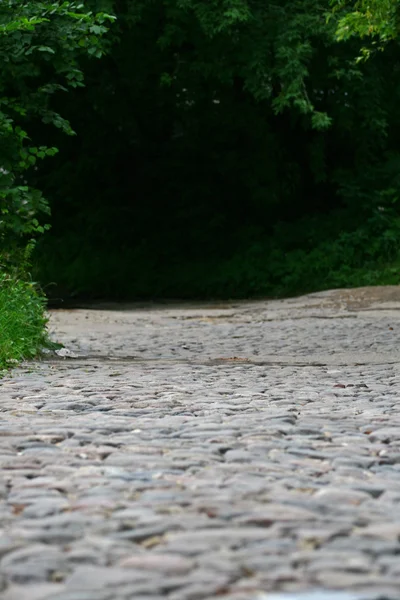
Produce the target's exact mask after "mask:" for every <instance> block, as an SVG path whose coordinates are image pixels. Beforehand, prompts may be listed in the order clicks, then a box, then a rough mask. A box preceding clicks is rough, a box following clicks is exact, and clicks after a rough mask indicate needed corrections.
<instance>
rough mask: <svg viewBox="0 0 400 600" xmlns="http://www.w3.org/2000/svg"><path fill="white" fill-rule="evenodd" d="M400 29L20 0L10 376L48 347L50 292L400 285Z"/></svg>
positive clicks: (2, 173)
mask: <svg viewBox="0 0 400 600" xmlns="http://www.w3.org/2000/svg"><path fill="white" fill-rule="evenodd" d="M399 16H400V11H399V1H398V0H369V1H368V2H367V1H365V2H364V0H361V1H359V2H354V1H351V0H350V1H346V0H275V1H269V0H207V1H205V0H134V1H132V0H85V1H84V2H63V1H58V2H40V1H37V0H34V1H24V2H21V1H20V0H18V1H17V0H2V1H1V2H0V61H1V64H2V69H1V71H0V203H1V204H0V211H1V217H0V219H1V220H0V243H1V248H0V264H1V267H2V274H1V275H0V331H3V341H2V339H0V364H1V363H2V361H3V364H5V362H7V361H10V360H19V358H21V357H22V356H29V355H34V354H35V352H36V351H37V348H38V347H39V346H40V345H41V344H43V340H44V337H43V335H44V334H43V326H44V322H45V320H44V317H43V310H44V300H43V297H42V295H41V293H40V292H38V291H37V290H38V288H37V286H36V285H35V284H33V283H32V281H35V282H38V283H39V284H40V289H42V290H44V291H45V293H46V294H47V296H48V297H49V298H50V300H51V301H52V302H53V303H60V302H64V303H68V302H70V301H71V300H73V301H74V302H82V301H88V300H93V299H109V300H111V299H112V300H136V299H152V300H156V299H166V298H174V299H177V298H179V299H200V298H250V297H278V296H283V295H293V294H300V293H303V292H308V291H315V290H321V289H327V288H332V287H352V286H360V285H375V284H397V283H398V282H399V281H400V205H399V198H400V77H399V74H400V60H399V59H400V45H399V37H398V31H399V24H400V19H399ZM50 209H51V217H50V215H49V212H50ZM49 224H51V228H50V229H49ZM42 234H44V235H42ZM21 286H22V287H21ZM17 288H18V289H19V292H18V293H17V294H16V295H15V298H17V299H16V301H15V305H13V306H14V308H13V309H12V310H11V309H10V298H11V295H13V294H14V291H12V290H15V289H17ZM18 294H19V295H18ZM21 294H22V296H21ZM24 294H28V296H27V297H29V298H30V300H29V301H28V302H27V300H26V298H27V297H25V296H24ZM2 297H3V304H2ZM13 297H14V295H13ZM22 297H23V298H25V299H24V301H23V303H22V304H21V298H22ZM18 298H19V299H18ZM11 305H12V303H11ZM22 305H23V306H24V307H25V309H24V310H25V313H23V314H24V316H23V317H21V314H22V312H23V311H22V312H21V310H22V309H21V306H22ZM26 307H28V308H29V307H30V308H29V310H28V311H27V310H26ZM1 315H3V316H1ZM4 315H6V317H5V316H4ZM17 315H19V317H18V318H20V317H21V318H20V322H21V324H22V330H21V331H25V333H24V334H23V335H24V336H25V337H24V343H25V346H24V344H22V345H21V344H19V342H18V339H20V338H21V336H22V334H21V333H20V332H19V333H18V332H17V331H16V330H15V324H16V323H17V321H18V318H17ZM5 323H6V324H7V327H8V333H7V334H5V333H4V331H6V329H7V328H6V327H5ZM27 323H30V324H31V323H34V324H35V326H34V331H35V336H36V337H35V341H34V342H32V336H27V334H26V325H27ZM18 331H19V330H18ZM32 331H33V330H32ZM0 338H1V334H0ZM27 338H29V341H28V342H27ZM4 340H7V342H4ZM5 343H7V344H8V349H7V350H6V351H4V352H3V359H2V350H1V349H2V348H4V347H5ZM10 344H11V345H10ZM12 347H14V349H13V350H12ZM11 350H12V351H11ZM10 357H11V359H10Z"/></svg>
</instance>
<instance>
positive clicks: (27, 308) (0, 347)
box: [0, 273, 48, 371]
mask: <svg viewBox="0 0 400 600" xmlns="http://www.w3.org/2000/svg"><path fill="white" fill-rule="evenodd" d="M45 306H46V305H45V299H44V297H43V296H42V295H41V294H40V293H39V292H38V291H37V290H36V289H35V285H34V284H32V283H30V282H27V281H24V280H21V279H19V278H16V277H13V276H11V275H8V274H6V273H0V370H2V371H4V370H5V369H8V368H10V367H12V366H14V365H15V364H18V363H19V362H20V361H22V360H25V359H29V358H34V357H36V356H37V355H38V354H39V352H40V350H41V349H42V348H43V347H44V346H48V340H47V334H46V329H45V327H46V322H47V319H46V316H45Z"/></svg>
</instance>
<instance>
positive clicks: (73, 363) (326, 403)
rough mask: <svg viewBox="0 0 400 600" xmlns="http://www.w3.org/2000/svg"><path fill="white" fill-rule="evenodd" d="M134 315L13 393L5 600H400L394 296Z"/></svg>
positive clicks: (79, 316) (1, 431)
mask: <svg viewBox="0 0 400 600" xmlns="http://www.w3.org/2000/svg"><path fill="white" fill-rule="evenodd" d="M121 308H122V310H120V311H118V312H117V311H112V310H108V311H104V310H101V311H100V310H98V311H88V310H79V311H55V312H54V313H53V314H52V318H51V329H52V331H53V335H54V337H55V338H57V339H58V340H59V341H62V342H63V343H64V344H65V345H66V347H67V351H62V352H61V355H63V354H64V355H67V356H66V357H65V358H62V357H58V358H55V357H52V356H50V357H49V358H48V360H45V361H43V362H40V363H31V364H28V365H25V366H23V367H21V368H19V369H17V370H15V371H14V372H13V374H12V375H11V376H7V377H6V378H5V379H3V380H2V381H1V386H0V399H1V403H0V410H1V415H0V465H1V472H0V527H1V531H0V598H2V600H45V599H46V600H161V599H168V600H220V599H224V600H264V599H265V600H267V599H268V600H286V598H287V599H288V600H289V599H293V600H297V599H299V600H300V598H301V599H304V600H308V599H309V600H311V599H313V600H361V599H362V600H364V599H374V600H377V599H378V598H379V599H386V600H399V598H400V402H399V383H400V371H399V366H400V310H399V309H400V290H398V289H397V288H381V289H380V290H376V289H369V290H368V289H366V290H358V291H352V292H341V291H337V292H329V293H324V294H315V295H312V296H308V297H304V298H299V299H295V300H285V301H279V302H278V301H273V302H256V303H231V304H227V305H222V304H219V305H215V306H211V305H207V306H198V307H193V306H192V307H182V306H176V307H173V306H169V307H150V308H149V307H147V308H135V310H128V309H127V307H121ZM328 591H329V592H330V594H328Z"/></svg>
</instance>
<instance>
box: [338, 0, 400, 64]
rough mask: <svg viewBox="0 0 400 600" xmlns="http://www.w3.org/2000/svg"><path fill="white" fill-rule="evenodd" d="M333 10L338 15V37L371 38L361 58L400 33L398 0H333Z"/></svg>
mask: <svg viewBox="0 0 400 600" xmlns="http://www.w3.org/2000/svg"><path fill="white" fill-rule="evenodd" d="M331 5H332V7H333V14H334V15H335V16H336V17H337V18H338V19H339V20H338V24H337V29H336V37H337V39H338V40H339V41H343V40H348V39H350V38H351V37H358V38H361V39H362V40H364V41H365V40H368V41H369V45H363V46H362V48H361V53H360V56H359V57H358V61H360V60H366V59H368V58H370V57H371V54H372V53H374V52H375V51H376V50H383V48H384V46H385V45H386V44H387V43H388V42H390V41H391V40H395V39H396V38H398V36H399V31H400V1H399V0H357V1H354V0H331Z"/></svg>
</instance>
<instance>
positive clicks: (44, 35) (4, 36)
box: [0, 0, 113, 258]
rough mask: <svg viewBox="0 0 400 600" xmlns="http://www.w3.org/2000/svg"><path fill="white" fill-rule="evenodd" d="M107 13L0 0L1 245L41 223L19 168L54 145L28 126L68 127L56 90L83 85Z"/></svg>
mask: <svg viewBox="0 0 400 600" xmlns="http://www.w3.org/2000/svg"><path fill="white" fill-rule="evenodd" d="M112 19H113V17H111V16H109V15H108V14H106V13H102V12H99V13H93V12H90V11H88V10H87V9H85V7H84V5H83V4H82V3H79V2H70V1H65V2H63V1H55V2H41V1H38V0H28V1H26V0H25V1H22V2H21V0H2V1H1V2H0V64H1V69H0V249H2V254H3V258H4V256H6V255H7V252H10V251H11V250H12V248H13V247H14V246H15V245H18V244H19V243H20V241H21V239H22V240H26V239H27V236H28V239H29V237H31V236H32V235H33V234H35V233H41V232H43V231H44V229H45V228H46V227H47V226H42V225H40V224H39V220H38V213H40V212H45V213H46V212H47V213H48V212H49V207H48V204H47V202H46V200H45V199H44V198H43V196H42V194H41V192H40V191H38V190H36V189H32V188H31V187H29V186H28V185H26V183H27V181H26V179H25V177H26V176H25V172H27V171H28V170H29V169H32V168H35V165H36V163H37V161H38V160H41V159H43V158H45V157H47V156H53V155H54V154H56V152H57V148H54V147H47V146H46V145H45V144H38V143H37V142H35V141H34V140H32V139H31V136H30V134H29V130H30V128H31V127H34V126H35V124H36V123H38V122H39V123H44V124H50V125H53V126H55V127H57V128H59V129H61V130H62V131H63V132H64V133H66V134H68V135H73V133H74V132H73V130H72V128H71V126H70V124H69V122H68V121H67V120H66V119H64V118H63V116H62V115H61V114H59V113H58V112H57V110H54V109H53V108H52V97H53V96H54V94H56V93H57V92H60V91H63V92H66V91H67V90H68V89H70V88H76V87H81V86H83V78H84V77H83V72H82V69H81V67H80V63H81V59H82V58H83V57H84V56H85V55H89V56H93V57H97V58H98V57H100V56H101V55H102V53H103V45H102V38H103V36H104V34H105V33H106V32H107V30H108V25H109V23H110V22H111V21H112Z"/></svg>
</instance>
